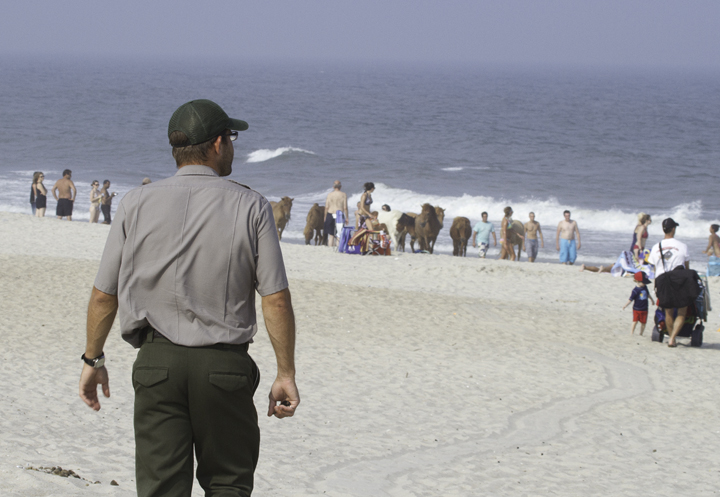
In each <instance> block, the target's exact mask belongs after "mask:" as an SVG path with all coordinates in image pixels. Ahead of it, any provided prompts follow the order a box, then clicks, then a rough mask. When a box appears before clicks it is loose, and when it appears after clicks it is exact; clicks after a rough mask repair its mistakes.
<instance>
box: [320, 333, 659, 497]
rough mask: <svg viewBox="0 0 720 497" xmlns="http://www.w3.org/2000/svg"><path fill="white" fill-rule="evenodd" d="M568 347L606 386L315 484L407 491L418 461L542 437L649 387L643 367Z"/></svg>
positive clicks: (330, 474) (330, 491) (345, 491)
mask: <svg viewBox="0 0 720 497" xmlns="http://www.w3.org/2000/svg"><path fill="white" fill-rule="evenodd" d="M563 347H564V348H567V349H569V350H570V351H571V352H573V353H575V354H578V355H582V356H584V357H585V358H588V359H591V360H593V361H596V362H597V363H599V364H601V365H602V366H603V368H604V370H605V377H606V380H607V383H608V385H607V387H605V388H603V389H601V390H596V391H594V392H592V393H589V394H587V395H583V396H577V397H572V398H569V399H560V400H554V401H550V402H548V403H546V404H545V405H543V406H541V407H538V408H535V409H529V410H526V411H523V412H518V413H515V414H513V415H511V416H510V417H509V418H508V427H507V428H506V429H504V430H502V431H501V432H499V433H492V434H489V435H485V434H482V435H481V434H478V439H477V440H472V441H468V442H462V443H457V444H448V445H445V446H440V447H434V448H428V449H421V450H412V451H408V452H400V453H395V454H393V455H391V456H388V457H383V458H380V459H376V458H374V459H367V460H362V459H359V460H354V461H349V462H343V463H340V464H337V465H334V466H330V467H328V468H326V469H325V470H324V471H321V472H320V473H319V475H318V483H317V484H316V488H317V489H318V490H320V491H322V490H323V489H325V490H326V492H327V493H326V495H358V496H361V495H362V496H367V495H374V496H390V497H399V496H407V495H408V494H407V491H405V490H403V488H402V487H401V486H400V485H398V484H397V483H396V482H397V480H398V479H402V477H403V476H405V475H408V474H410V473H416V472H418V471H419V470H421V468H423V467H436V466H437V465H438V463H439V462H442V463H443V464H448V463H449V462H450V461H452V460H454V459H457V458H462V457H466V456H468V455H473V454H477V455H480V454H488V453H492V452H493V451H497V450H504V449H509V448H511V447H516V446H522V445H524V446H528V445H535V444H538V445H539V444H540V443H541V442H544V441H548V440H550V439H552V438H554V437H556V436H558V435H559V434H561V433H562V431H563V424H564V423H566V422H567V421H568V420H571V419H574V418H577V417H578V416H580V415H582V414H584V413H586V412H588V411H591V410H592V409H595V408H596V407H598V406H600V405H603V404H608V403H612V402H618V401H621V400H624V399H629V398H633V397H637V396H639V395H643V394H645V393H647V392H649V391H651V390H652V384H651V382H650V380H649V378H648V376H647V373H646V372H645V370H643V369H642V368H640V367H637V366H633V365H631V364H628V363H626V362H622V361H619V360H616V359H612V358H610V357H607V356H605V355H602V354H600V353H598V352H595V351H592V350H589V349H585V348H582V347H577V346H571V345H563Z"/></svg>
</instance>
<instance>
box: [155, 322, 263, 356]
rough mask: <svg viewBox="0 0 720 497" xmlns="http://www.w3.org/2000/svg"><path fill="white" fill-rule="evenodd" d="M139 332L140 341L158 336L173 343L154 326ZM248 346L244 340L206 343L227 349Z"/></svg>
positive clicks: (246, 348)
mask: <svg viewBox="0 0 720 497" xmlns="http://www.w3.org/2000/svg"><path fill="white" fill-rule="evenodd" d="M141 333H142V334H143V337H142V343H145V342H153V341H155V340H156V339H158V338H159V339H160V340H161V341H167V342H170V343H173V341H172V340H170V339H169V338H168V337H166V336H165V335H163V334H162V333H160V332H159V331H158V330H156V329H155V328H153V327H152V326H150V325H148V326H146V327H145V328H143V329H142V331H141ZM249 346H250V342H246V343H242V344H231V343H216V344H214V345H208V347H219V348H227V349H232V348H235V347H238V348H242V349H245V350H246V351H247V350H248V348H249Z"/></svg>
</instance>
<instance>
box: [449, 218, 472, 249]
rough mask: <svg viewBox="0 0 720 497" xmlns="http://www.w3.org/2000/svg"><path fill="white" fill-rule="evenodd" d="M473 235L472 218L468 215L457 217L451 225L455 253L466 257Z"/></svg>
mask: <svg viewBox="0 0 720 497" xmlns="http://www.w3.org/2000/svg"><path fill="white" fill-rule="evenodd" d="M471 235H472V227H471V226H470V220H469V219H468V218H466V217H456V218H455V219H453V223H452V226H451V227H450V238H452V241H453V255H456V256H458V257H465V255H466V254H467V242H468V240H469V239H470V236H471Z"/></svg>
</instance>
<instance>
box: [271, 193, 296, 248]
mask: <svg viewBox="0 0 720 497" xmlns="http://www.w3.org/2000/svg"><path fill="white" fill-rule="evenodd" d="M293 200H295V199H294V198H290V197H283V198H281V199H280V202H270V205H271V206H272V211H273V217H274V218H275V228H277V232H278V239H279V240H282V232H283V231H284V230H285V226H287V223H288V222H289V221H290V210H291V209H292V203H293Z"/></svg>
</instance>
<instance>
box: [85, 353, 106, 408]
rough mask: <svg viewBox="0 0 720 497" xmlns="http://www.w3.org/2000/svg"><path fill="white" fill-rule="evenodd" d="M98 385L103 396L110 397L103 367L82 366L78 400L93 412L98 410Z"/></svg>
mask: <svg viewBox="0 0 720 497" xmlns="http://www.w3.org/2000/svg"><path fill="white" fill-rule="evenodd" d="M98 385H102V391H103V395H105V397H110V384H109V383H108V373H107V369H105V366H103V367H101V368H93V367H91V366H88V365H87V364H83V370H82V373H80V398H81V399H82V400H83V402H85V403H86V404H87V405H88V406H90V407H91V408H92V409H93V410H95V411H99V410H100V401H99V400H98V395H97V386H98Z"/></svg>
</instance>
